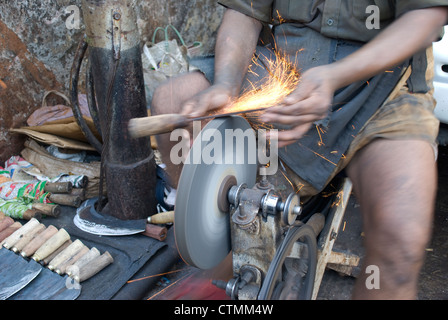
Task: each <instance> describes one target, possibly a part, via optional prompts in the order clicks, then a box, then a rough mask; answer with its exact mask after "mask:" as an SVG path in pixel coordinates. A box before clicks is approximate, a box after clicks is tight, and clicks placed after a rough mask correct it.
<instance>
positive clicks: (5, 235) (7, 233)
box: [0, 221, 22, 246]
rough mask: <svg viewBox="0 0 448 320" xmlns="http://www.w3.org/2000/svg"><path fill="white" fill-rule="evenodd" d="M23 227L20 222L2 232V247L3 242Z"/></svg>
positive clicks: (0, 241)
mask: <svg viewBox="0 0 448 320" xmlns="http://www.w3.org/2000/svg"><path fill="white" fill-rule="evenodd" d="M21 227H22V224H21V223H20V222H18V221H17V222H14V223H13V224H12V225H10V226H9V227H7V228H6V229H5V230H3V231H2V232H0V246H1V245H2V243H3V241H4V240H5V239H6V238H8V237H9V236H10V235H12V234H13V233H14V232H16V231H17V230H18V229H20V228H21Z"/></svg>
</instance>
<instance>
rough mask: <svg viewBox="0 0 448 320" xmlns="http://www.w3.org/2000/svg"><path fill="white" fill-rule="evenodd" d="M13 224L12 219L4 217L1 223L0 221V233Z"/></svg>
mask: <svg viewBox="0 0 448 320" xmlns="http://www.w3.org/2000/svg"><path fill="white" fill-rule="evenodd" d="M13 223H14V219H13V218H11V217H8V216H5V217H4V218H3V219H2V221H0V232H2V231H3V230H5V229H6V228H8V227H9V226H11V225H12V224H13Z"/></svg>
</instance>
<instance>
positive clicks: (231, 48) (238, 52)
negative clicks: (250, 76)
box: [215, 9, 262, 95]
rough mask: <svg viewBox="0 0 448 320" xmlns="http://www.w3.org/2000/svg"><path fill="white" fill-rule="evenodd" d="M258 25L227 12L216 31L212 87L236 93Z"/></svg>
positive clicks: (233, 12)
mask: <svg viewBox="0 0 448 320" xmlns="http://www.w3.org/2000/svg"><path fill="white" fill-rule="evenodd" d="M261 27H262V25H261V23H260V22H258V21H257V20H255V19H252V18H250V17H248V16H246V15H244V14H242V13H239V12H237V11H234V10H231V9H228V10H227V11H226V13H225V14H224V17H223V21H222V24H221V27H220V29H219V32H218V36H217V40H216V48H215V84H218V85H224V86H226V87H227V88H229V89H231V90H232V93H233V95H237V94H238V93H239V90H240V87H241V84H242V82H243V79H244V76H245V74H246V72H247V68H248V67H249V64H250V62H251V59H252V56H253V53H254V51H255V48H256V45H257V42H258V37H259V35H260V31H261Z"/></svg>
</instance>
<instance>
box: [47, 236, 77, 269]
mask: <svg viewBox="0 0 448 320" xmlns="http://www.w3.org/2000/svg"><path fill="white" fill-rule="evenodd" d="M83 246H84V244H83V243H82V242H81V240H79V239H76V240H75V241H73V242H72V243H71V244H70V245H69V246H68V247H67V248H66V249H65V250H63V251H62V252H61V253H59V254H58V255H57V256H56V257H54V258H53V260H51V261H50V263H49V264H48V269H50V270H52V271H53V270H56V268H57V267H59V265H60V264H62V263H64V262H65V261H67V260H68V259H70V257H72V256H73V255H75V254H76V253H78V251H79V250H81V249H82V247H83Z"/></svg>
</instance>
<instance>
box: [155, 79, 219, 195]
mask: <svg viewBox="0 0 448 320" xmlns="http://www.w3.org/2000/svg"><path fill="white" fill-rule="evenodd" d="M209 86H210V83H209V82H208V80H207V79H206V78H205V77H204V75H203V74H202V73H200V72H191V73H187V74H183V75H180V76H178V77H176V78H173V79H171V80H170V81H168V82H166V83H163V84H161V85H160V86H159V87H158V88H157V89H156V90H155V92H154V96H153V99H152V103H151V114H153V115H160V114H166V113H180V112H181V107H182V103H183V102H184V101H185V100H187V99H189V98H191V97H193V96H194V95H195V94H197V93H199V92H201V91H203V90H205V89H207V88H208V87H209ZM176 143H177V141H170V133H166V134H161V135H158V136H157V145H158V149H159V151H160V153H161V155H162V159H163V162H164V163H165V164H166V166H167V170H166V171H167V173H168V174H169V176H170V179H171V183H172V185H173V187H174V188H177V183H178V180H179V176H180V173H181V171H182V165H175V164H173V163H172V161H171V159H170V152H171V149H172V147H173V146H174V145H175V144H176Z"/></svg>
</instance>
